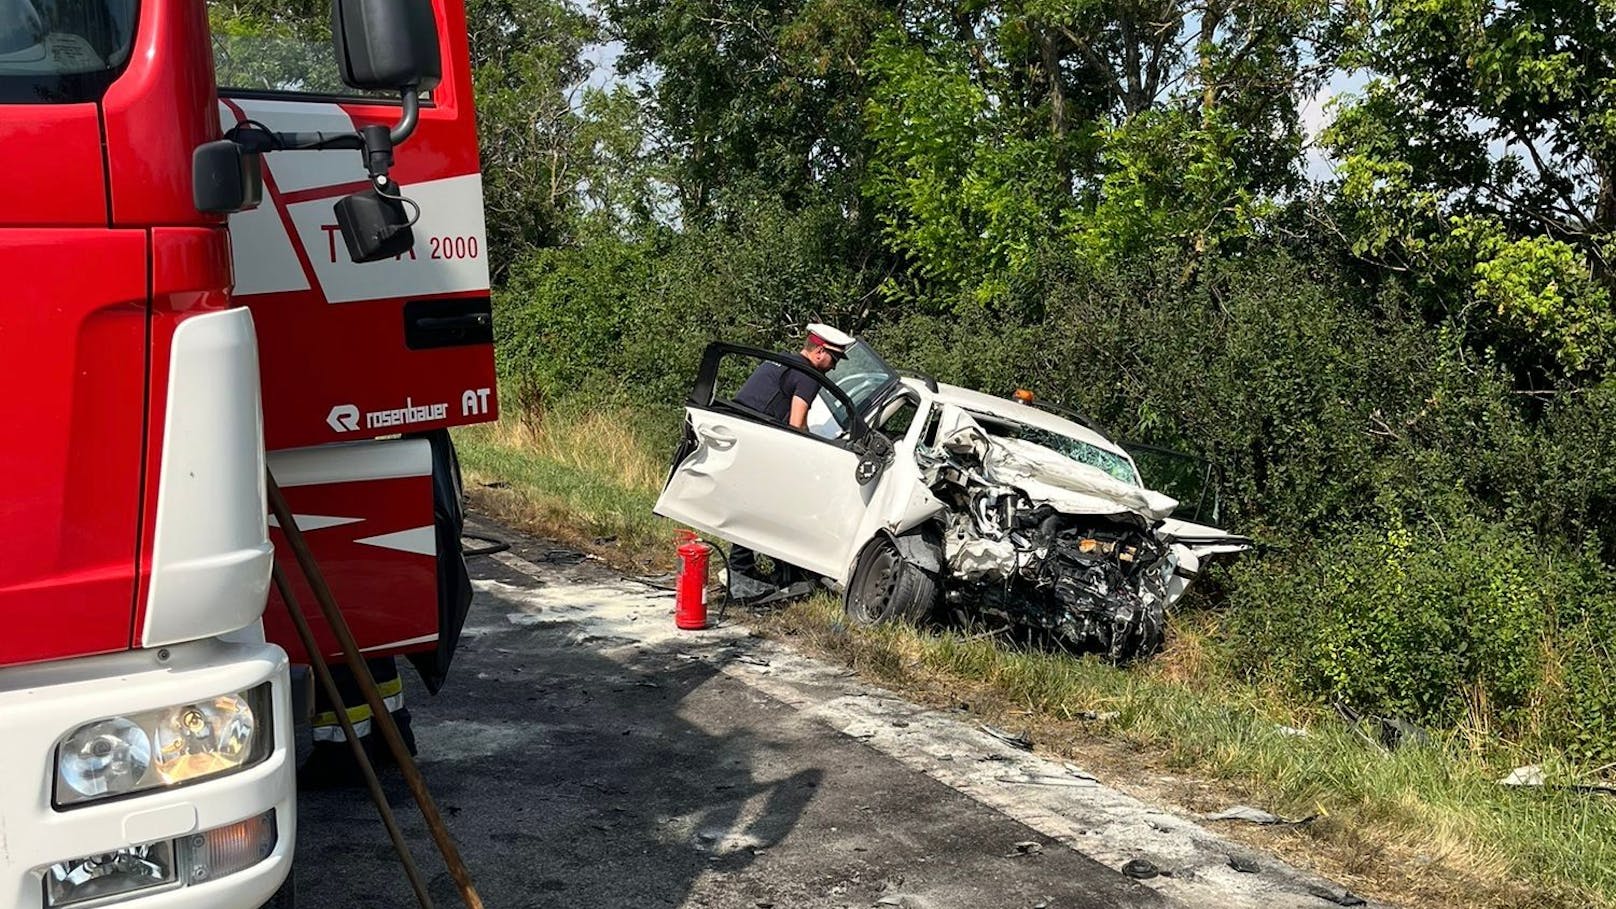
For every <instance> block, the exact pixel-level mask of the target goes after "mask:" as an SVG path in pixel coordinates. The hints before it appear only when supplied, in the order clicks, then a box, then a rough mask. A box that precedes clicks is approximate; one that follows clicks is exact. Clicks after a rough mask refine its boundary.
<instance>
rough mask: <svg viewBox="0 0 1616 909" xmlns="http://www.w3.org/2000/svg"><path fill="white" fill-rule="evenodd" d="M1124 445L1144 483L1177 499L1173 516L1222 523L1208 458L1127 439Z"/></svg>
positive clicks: (1210, 524)
mask: <svg viewBox="0 0 1616 909" xmlns="http://www.w3.org/2000/svg"><path fill="white" fill-rule="evenodd" d="M1122 447H1123V449H1124V450H1126V451H1127V452H1128V454H1129V455H1130V456H1132V458H1133V460H1134V463H1135V464H1137V465H1138V467H1139V476H1140V480H1141V482H1142V483H1143V485H1144V486H1145V487H1147V488H1149V489H1154V490H1156V491H1157V492H1164V493H1166V494H1168V495H1170V496H1172V497H1173V498H1175V499H1177V500H1178V508H1176V509H1174V510H1173V517H1175V518H1178V519H1180V520H1185V521H1194V522H1196V523H1198V524H1206V525H1209V526H1212V527H1221V526H1222V515H1221V514H1220V512H1221V510H1222V509H1221V508H1220V507H1219V504H1220V503H1219V501H1218V490H1217V484H1216V483H1215V482H1213V479H1214V478H1213V476H1212V466H1211V463H1210V462H1208V461H1207V460H1206V459H1205V458H1200V457H1197V456H1195V455H1192V454H1187V453H1185V452H1182V451H1174V450H1173V449H1170V448H1161V447H1159V446H1155V445H1144V444H1141V443H1136V442H1124V443H1123V445H1122Z"/></svg>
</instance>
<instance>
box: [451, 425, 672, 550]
mask: <svg viewBox="0 0 1616 909" xmlns="http://www.w3.org/2000/svg"><path fill="white" fill-rule="evenodd" d="M646 425H650V426H652V427H657V428H660V427H659V426H658V424H657V423H656V422H655V421H654V420H653V419H651V418H647V417H645V416H644V415H639V414H633V413H627V412H623V413H613V414H601V413H598V412H591V413H567V414H551V415H548V417H547V418H546V419H543V420H523V419H513V418H507V419H505V420H502V421H501V422H499V423H497V424H493V425H489V426H479V427H474V428H470V429H464V430H459V431H457V432H456V433H455V448H456V450H457V451H458V452H459V455H460V463H461V469H462V470H463V472H464V473H465V480H466V487H467V489H468V492H469V493H470V494H471V496H472V498H473V501H474V502H475V503H476V505H477V506H478V507H479V508H481V509H483V510H484V511H486V512H488V513H491V514H492V515H493V516H494V517H497V518H501V519H504V520H507V521H514V522H516V523H519V524H521V525H522V526H524V527H527V528H530V529H534V530H537V531H540V532H542V533H544V534H546V535H548V536H550V537H552V538H554V539H558V540H562V541H565V542H569V543H572V544H575V545H578V546H581V547H583V548H585V549H588V550H591V551H602V553H603V554H609V555H611V556H613V557H615V558H616V559H618V560H620V561H624V560H627V561H632V562H633V563H635V564H636V565H641V566H643V565H646V564H663V563H666V562H667V561H668V559H669V557H670V556H671V551H672V547H671V546H670V545H669V543H668V541H670V540H671V539H672V538H673V531H674V529H675V525H674V524H672V523H671V522H669V521H666V520H663V519H662V518H658V517H656V516H655V515H653V514H652V513H651V508H652V506H653V505H655V504H656V497H657V491H658V490H659V489H660V488H661V485H662V479H663V476H664V474H665V472H666V464H667V462H666V460H665V459H664V458H665V456H659V455H658V454H657V453H656V451H655V448H656V446H655V441H656V440H658V439H659V436H662V435H666V433H665V432H662V433H659V432H657V431H656V430H655V429H654V428H653V429H645V428H641V427H644V426H646ZM663 447H668V448H669V451H670V453H671V446H663ZM490 484H492V485H490Z"/></svg>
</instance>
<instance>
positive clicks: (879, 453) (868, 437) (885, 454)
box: [853, 431, 893, 486]
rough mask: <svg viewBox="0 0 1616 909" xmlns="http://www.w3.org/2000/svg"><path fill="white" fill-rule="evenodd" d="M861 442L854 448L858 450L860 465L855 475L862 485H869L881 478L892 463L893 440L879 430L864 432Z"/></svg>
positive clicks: (854, 470) (856, 468) (854, 472)
mask: <svg viewBox="0 0 1616 909" xmlns="http://www.w3.org/2000/svg"><path fill="white" fill-rule="evenodd" d="M861 443H862V444H859V445H856V446H855V448H854V450H855V451H856V452H858V456H859V460H858V466H857V467H855V468H854V469H853V477H854V479H856V480H858V484H859V485H860V486H868V485H870V484H871V483H874V482H875V481H876V480H879V479H881V474H883V473H886V470H887V467H888V466H890V465H891V464H892V456H893V449H892V440H891V439H888V438H887V437H886V436H884V435H882V434H881V433H879V432H874V431H869V432H866V433H864V435H863V437H862V439H861Z"/></svg>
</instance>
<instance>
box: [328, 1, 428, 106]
mask: <svg viewBox="0 0 1616 909" xmlns="http://www.w3.org/2000/svg"><path fill="white" fill-rule="evenodd" d="M331 35H332V38H333V40H334V41H335V44H336V52H337V65H338V67H339V68H340V69H341V71H342V81H343V82H344V83H345V84H347V85H349V86H351V87H353V88H357V89H360V90H362V91H409V92H421V91H430V90H431V89H433V88H434V87H436V86H437V84H438V80H439V79H441V78H442V77H443V61H442V59H441V58H440V57H439V51H438V23H437V18H436V17H435V16H434V15H433V12H432V0H333V3H332V5H331Z"/></svg>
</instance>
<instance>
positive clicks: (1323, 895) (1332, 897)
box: [1307, 884, 1364, 906]
mask: <svg viewBox="0 0 1616 909" xmlns="http://www.w3.org/2000/svg"><path fill="white" fill-rule="evenodd" d="M1307 892H1308V893H1309V894H1311V895H1313V896H1316V897H1318V898H1319V899H1321V900H1328V901H1330V902H1332V903H1335V904H1336V905H1337V906H1362V905H1363V904H1364V898H1363V897H1361V896H1359V895H1358V894H1356V893H1353V892H1352V891H1351V890H1337V889H1335V888H1334V887H1320V886H1319V885H1317V884H1309V885H1308V886H1307Z"/></svg>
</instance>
